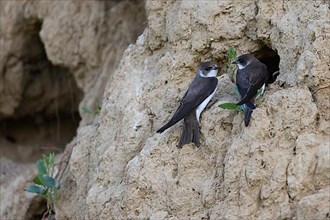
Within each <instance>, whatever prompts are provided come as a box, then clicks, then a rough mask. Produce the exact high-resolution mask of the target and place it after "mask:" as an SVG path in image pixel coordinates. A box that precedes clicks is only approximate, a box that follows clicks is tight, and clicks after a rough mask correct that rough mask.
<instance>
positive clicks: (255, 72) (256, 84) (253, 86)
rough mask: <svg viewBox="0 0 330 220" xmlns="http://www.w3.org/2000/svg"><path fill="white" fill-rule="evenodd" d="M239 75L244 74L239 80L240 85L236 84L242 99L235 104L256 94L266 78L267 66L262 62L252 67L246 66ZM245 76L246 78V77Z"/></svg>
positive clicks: (243, 101)
mask: <svg viewBox="0 0 330 220" xmlns="http://www.w3.org/2000/svg"><path fill="white" fill-rule="evenodd" d="M240 75H245V77H243V76H240V77H241V78H244V80H241V83H240V84H241V85H240V86H239V85H238V86H237V87H238V89H239V91H240V87H241V91H242V93H241V92H240V94H241V96H242V99H241V100H240V101H239V102H238V103H237V105H242V104H244V103H246V102H248V101H250V100H251V99H253V97H254V96H256V95H257V92H258V89H260V88H261V87H262V86H263V84H264V83H266V81H267V79H268V72H267V67H266V66H265V65H264V64H261V65H258V66H256V65H254V66H252V68H246V69H245V70H242V73H241V74H240ZM246 77H247V78H246ZM247 80H248V82H247Z"/></svg>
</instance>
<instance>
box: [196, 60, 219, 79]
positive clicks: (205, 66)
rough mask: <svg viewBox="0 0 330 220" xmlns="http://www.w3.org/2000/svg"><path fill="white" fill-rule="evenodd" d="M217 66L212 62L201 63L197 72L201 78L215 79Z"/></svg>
mask: <svg viewBox="0 0 330 220" xmlns="http://www.w3.org/2000/svg"><path fill="white" fill-rule="evenodd" d="M218 69H219V68H218V65H217V64H216V63H215V62H213V61H208V62H205V63H202V65H201V67H200V68H199V70H198V74H199V75H200V76H201V77H216V76H217V73H218Z"/></svg>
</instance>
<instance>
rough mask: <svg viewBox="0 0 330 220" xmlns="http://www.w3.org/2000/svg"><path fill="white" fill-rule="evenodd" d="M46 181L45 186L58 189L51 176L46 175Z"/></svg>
mask: <svg viewBox="0 0 330 220" xmlns="http://www.w3.org/2000/svg"><path fill="white" fill-rule="evenodd" d="M43 178H44V180H45V186H46V187H52V188H55V187H56V185H57V184H56V182H57V181H56V180H55V179H54V178H52V177H50V176H47V175H44V176H43Z"/></svg>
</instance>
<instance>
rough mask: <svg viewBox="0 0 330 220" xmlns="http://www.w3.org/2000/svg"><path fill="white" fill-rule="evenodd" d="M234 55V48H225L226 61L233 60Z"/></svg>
mask: <svg viewBox="0 0 330 220" xmlns="http://www.w3.org/2000/svg"><path fill="white" fill-rule="evenodd" d="M236 56H237V54H236V50H235V49H234V48H233V47H229V49H228V50H227V57H228V62H229V63H231V62H233V61H235V59H236Z"/></svg>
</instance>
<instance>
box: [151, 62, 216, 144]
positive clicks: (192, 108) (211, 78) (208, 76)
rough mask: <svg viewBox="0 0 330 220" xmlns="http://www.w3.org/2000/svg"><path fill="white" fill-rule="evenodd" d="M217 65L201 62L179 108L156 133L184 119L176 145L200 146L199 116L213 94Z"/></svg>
mask: <svg viewBox="0 0 330 220" xmlns="http://www.w3.org/2000/svg"><path fill="white" fill-rule="evenodd" d="M217 73H218V66H217V65H216V64H215V63H214V62H212V61H209V62H205V63H202V64H201V66H200V68H199V70H198V71H197V74H196V76H195V78H194V80H193V81H192V83H191V84H190V86H189V88H188V90H187V92H186V93H185V95H184V96H183V98H182V100H181V103H180V106H179V108H178V109H177V110H176V112H175V113H174V115H173V117H172V118H171V120H170V121H169V122H168V123H167V124H166V125H164V126H163V127H161V128H160V129H159V130H158V131H157V133H162V132H163V131H165V130H166V129H168V128H169V127H171V126H173V125H174V124H176V123H177V122H178V121H180V120H181V119H184V124H183V130H182V134H181V138H180V141H179V144H178V147H179V148H181V147H182V146H183V145H185V144H188V143H191V142H193V143H195V145H196V146H197V147H199V146H200V141H199V136H200V130H199V129H200V122H199V118H200V115H201V113H202V111H203V110H204V109H205V107H206V105H207V104H208V103H209V101H210V100H211V98H212V97H213V96H214V94H215V92H216V90H217V87H218V79H217Z"/></svg>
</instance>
